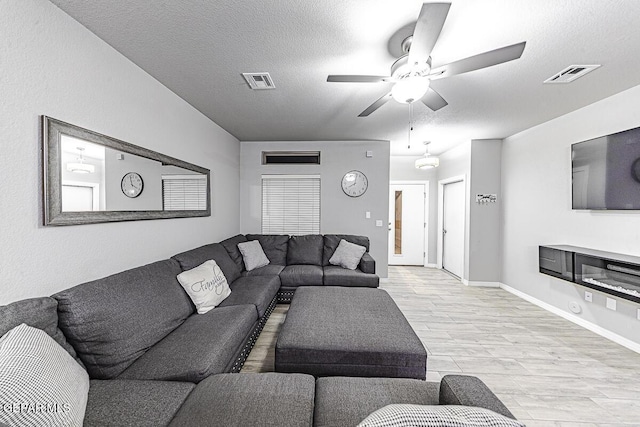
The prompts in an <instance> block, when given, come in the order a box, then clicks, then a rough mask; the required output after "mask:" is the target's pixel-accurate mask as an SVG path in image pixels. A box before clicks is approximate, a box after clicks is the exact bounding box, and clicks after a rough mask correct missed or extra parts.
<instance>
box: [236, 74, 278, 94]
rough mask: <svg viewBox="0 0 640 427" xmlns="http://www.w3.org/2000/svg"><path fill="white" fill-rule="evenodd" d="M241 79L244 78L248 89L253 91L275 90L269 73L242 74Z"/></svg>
mask: <svg viewBox="0 0 640 427" xmlns="http://www.w3.org/2000/svg"><path fill="white" fill-rule="evenodd" d="M242 77H244V79H245V80H246V81H247V84H248V85H249V87H250V88H251V89H253V90H265V89H275V88H276V85H275V84H273V80H272V79H271V76H270V75H269V73H242Z"/></svg>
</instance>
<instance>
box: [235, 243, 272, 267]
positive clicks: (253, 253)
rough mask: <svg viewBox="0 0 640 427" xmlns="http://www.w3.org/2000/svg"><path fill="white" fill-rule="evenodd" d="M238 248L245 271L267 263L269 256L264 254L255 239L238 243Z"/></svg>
mask: <svg viewBox="0 0 640 427" xmlns="http://www.w3.org/2000/svg"><path fill="white" fill-rule="evenodd" d="M238 250H240V253H241V254H242V261H243V262H244V268H246V269H247V271H251V270H255V269H256V268H260V267H264V266H265V265H269V258H267V256H266V255H265V254H264V250H263V249H262V246H261V245H260V242H259V241H257V240H249V241H248V242H242V243H238Z"/></svg>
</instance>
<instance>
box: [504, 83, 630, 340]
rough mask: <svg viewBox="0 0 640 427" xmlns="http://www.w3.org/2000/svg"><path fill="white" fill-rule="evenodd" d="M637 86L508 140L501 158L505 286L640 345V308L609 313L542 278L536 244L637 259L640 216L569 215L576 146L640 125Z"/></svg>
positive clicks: (575, 290) (565, 285) (577, 290)
mask: <svg viewBox="0 0 640 427" xmlns="http://www.w3.org/2000/svg"><path fill="white" fill-rule="evenodd" d="M639 110H640V86H637V87H635V88H632V89H629V90H627V91H624V92H622V93H619V94H617V95H614V96H612V97H610V98H607V99H604V100H602V101H600V102H597V103H594V104H592V105H589V106H587V107H585V108H582V109H580V110H577V111H575V112H572V113H570V114H567V115H565V116H562V117H559V118H557V119H554V120H552V121H550V122H547V123H544V124H542V125H539V126H537V127H534V128H532V129H528V130H527V131H525V132H522V133H520V134H518V135H515V136H512V137H510V138H507V139H506V140H505V141H504V143H503V152H502V200H503V221H504V228H503V268H502V281H503V283H505V284H506V285H508V286H510V287H512V288H515V289H516V290H518V291H521V292H523V293H525V294H527V295H529V296H531V297H534V298H536V299H538V300H540V301H542V302H544V303H547V304H550V305H552V306H554V307H556V308H558V309H560V310H562V311H565V312H568V304H569V302H570V301H577V302H579V304H580V305H581V306H582V309H583V311H582V313H581V314H579V315H578V316H579V317H580V318H581V319H583V320H585V321H587V322H591V323H594V324H597V325H599V326H600V327H602V328H605V329H607V330H609V331H612V332H614V333H615V334H618V335H619V336H622V337H624V338H627V339H629V340H632V341H634V342H635V343H640V322H639V321H638V320H636V309H637V308H640V305H638V304H634V303H631V302H628V301H626V300H622V299H618V304H617V305H618V310H617V311H615V312H614V311H611V310H608V309H606V308H605V306H604V304H605V295H604V294H602V293H600V292H594V295H593V303H587V302H584V298H583V296H584V290H585V288H583V287H581V286H578V285H574V284H571V283H569V282H565V281H562V280H559V279H555V278H552V277H549V276H545V275H542V274H540V273H538V245H545V244H570V245H575V246H582V247H587V248H594V249H600V250H605V251H611V252H618V253H623V254H629V255H636V256H638V255H640V244H639V242H640V212H637V211H636V212H633V211H628V212H597V211H574V210H572V209H571V159H570V154H571V148H570V145H571V144H572V143H575V142H579V141H583V140H586V139H591V138H595V137H598V136H601V135H605V134H609V133H613V132H618V131H622V130H625V129H629V128H633V127H638V126H640V116H638V111H639Z"/></svg>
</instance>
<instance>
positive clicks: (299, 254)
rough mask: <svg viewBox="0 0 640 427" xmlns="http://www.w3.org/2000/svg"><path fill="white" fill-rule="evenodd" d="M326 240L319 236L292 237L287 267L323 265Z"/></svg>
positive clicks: (288, 248) (288, 250)
mask: <svg viewBox="0 0 640 427" xmlns="http://www.w3.org/2000/svg"><path fill="white" fill-rule="evenodd" d="M323 243H324V238H323V237H322V236H321V235H319V234H310V235H308V236H291V238H289V243H288V247H287V265H296V264H301V265H304V264H309V265H322V247H323Z"/></svg>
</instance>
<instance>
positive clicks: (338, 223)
mask: <svg viewBox="0 0 640 427" xmlns="http://www.w3.org/2000/svg"><path fill="white" fill-rule="evenodd" d="M241 147H242V148H241V178H240V195H241V196H240V227H241V230H242V232H243V233H260V231H261V217H262V211H261V195H262V193H261V188H262V187H261V185H262V182H261V176H262V175H265V174H266V175H269V174H293V175H296V174H318V175H320V179H321V190H320V191H321V200H320V209H321V211H320V232H321V233H322V234H358V235H364V236H367V237H369V240H370V242H371V250H370V252H371V255H372V256H373V257H374V259H375V260H376V273H377V274H378V275H379V276H380V277H387V267H388V266H387V263H388V253H387V240H388V237H389V236H388V234H389V233H388V223H389V142H388V141H308V142H307V141H299V142H244V141H243V142H242V143H241ZM278 150H289V151H310V150H311V151H320V152H321V155H320V157H321V163H322V164H321V165H262V151H278ZM367 150H371V151H372V152H373V157H370V158H368V157H366V152H367ZM353 169H357V170H359V171H361V172H363V173H364V174H365V175H366V176H367V178H368V181H369V187H368V189H367V192H366V193H365V194H364V195H362V196H360V197H357V198H352V197H349V196H347V195H345V194H344V192H343V191H342V187H341V185H340V183H341V180H342V177H343V176H344V174H345V173H347V172H349V171H350V170H353ZM367 211H369V212H371V218H369V219H367V218H365V213H366V212H367ZM376 220H381V221H382V226H381V227H377V226H376V225H375V223H376Z"/></svg>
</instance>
